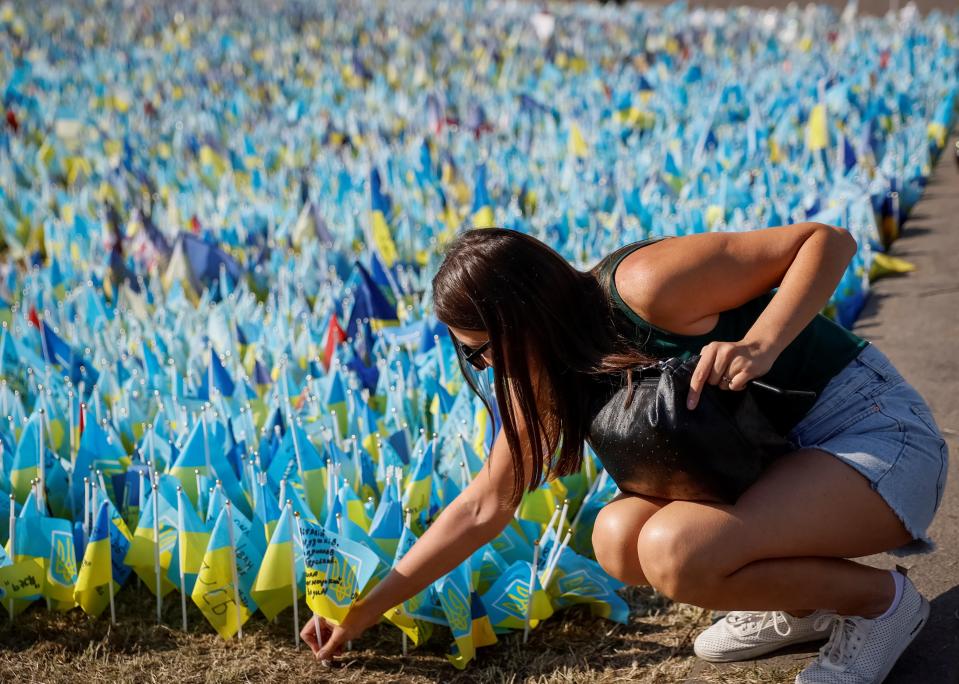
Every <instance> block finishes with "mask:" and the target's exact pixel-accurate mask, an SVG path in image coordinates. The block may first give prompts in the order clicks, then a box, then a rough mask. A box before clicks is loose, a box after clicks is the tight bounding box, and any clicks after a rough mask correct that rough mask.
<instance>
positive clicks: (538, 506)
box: [519, 478, 569, 526]
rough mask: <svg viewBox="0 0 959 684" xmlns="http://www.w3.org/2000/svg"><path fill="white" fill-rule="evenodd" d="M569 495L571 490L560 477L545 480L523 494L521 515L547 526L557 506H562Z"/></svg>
mask: <svg viewBox="0 0 959 684" xmlns="http://www.w3.org/2000/svg"><path fill="white" fill-rule="evenodd" d="M568 497H569V492H568V490H567V489H566V486H565V485H564V484H563V483H562V482H561V481H560V480H559V478H555V479H553V480H550V481H548V482H544V483H542V484H540V486H539V487H537V488H536V489H534V490H533V491H531V492H526V494H524V495H523V500H522V502H521V503H520V506H519V517H520V518H523V519H524V520H533V521H535V522H537V523H540V524H542V525H543V526H545V525H546V524H547V523H549V520H550V518H551V517H552V515H553V511H554V510H555V509H556V506H557V505H559V506H562V505H563V499H566V498H568Z"/></svg>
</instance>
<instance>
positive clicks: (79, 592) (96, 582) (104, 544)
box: [73, 501, 120, 617]
mask: <svg viewBox="0 0 959 684" xmlns="http://www.w3.org/2000/svg"><path fill="white" fill-rule="evenodd" d="M112 573H113V557H112V550H111V547H110V505H109V504H108V503H107V502H106V501H104V502H103V503H102V504H100V510H99V512H98V513H97V521H96V523H95V524H94V525H93V532H92V534H91V535H90V541H89V542H88V543H87V547H86V549H85V551H84V552H83V562H82V563H81V564H80V572H79V573H78V575H77V584H76V587H75V589H74V591H73V597H74V600H75V601H76V602H77V603H78V604H79V605H80V608H82V609H83V612H84V613H86V614H87V615H91V616H93V617H98V616H99V615H100V613H102V612H103V610H104V609H105V608H106V607H107V606H108V605H110V593H109V592H110V581H111V579H112V576H113V574H112ZM119 590H120V584H119V583H117V582H114V583H113V594H114V595H116V593H117V592H118V591H119Z"/></svg>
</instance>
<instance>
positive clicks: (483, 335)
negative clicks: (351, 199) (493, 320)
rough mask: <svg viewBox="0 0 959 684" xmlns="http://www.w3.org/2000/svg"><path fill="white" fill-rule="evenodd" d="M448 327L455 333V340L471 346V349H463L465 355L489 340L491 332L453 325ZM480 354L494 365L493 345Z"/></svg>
mask: <svg viewBox="0 0 959 684" xmlns="http://www.w3.org/2000/svg"><path fill="white" fill-rule="evenodd" d="M447 327H448V328H449V329H450V333H451V334H452V335H453V338H454V342H457V343H459V344H460V345H466V346H467V347H469V349H465V350H463V353H464V355H466V354H469V353H470V352H471V351H473V350H474V349H479V348H480V347H481V346H483V345H484V344H486V342H488V341H489V334H487V332H486V331H485V330H466V329H464V328H454V327H453V326H451V325H450V326H447ZM478 356H481V357H482V358H483V360H484V361H486V364H487V365H489V366H492V365H493V350H492V348H491V347H487V348H486V349H485V350H483V353H482V354H479V355H478Z"/></svg>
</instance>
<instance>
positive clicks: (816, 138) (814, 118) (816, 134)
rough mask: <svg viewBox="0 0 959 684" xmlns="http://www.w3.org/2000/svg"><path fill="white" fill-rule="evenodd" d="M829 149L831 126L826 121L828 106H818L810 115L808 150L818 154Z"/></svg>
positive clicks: (807, 131) (807, 127) (807, 129)
mask: <svg viewBox="0 0 959 684" xmlns="http://www.w3.org/2000/svg"><path fill="white" fill-rule="evenodd" d="M827 147H829V125H828V121H827V119H826V105H824V104H817V105H816V106H815V107H813V108H812V111H811V112H810V113H809V120H808V121H807V123H806V148H807V149H808V150H809V151H810V152H818V151H820V150H824V149H826V148H827Z"/></svg>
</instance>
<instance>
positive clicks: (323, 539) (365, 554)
mask: <svg viewBox="0 0 959 684" xmlns="http://www.w3.org/2000/svg"><path fill="white" fill-rule="evenodd" d="M300 531H301V533H302V535H303V554H304V557H305V558H306V603H307V605H308V606H309V607H310V609H311V610H312V611H313V612H314V613H316V614H318V615H320V616H322V617H324V618H326V619H327V620H329V621H330V622H332V623H334V624H340V623H341V622H342V621H343V619H344V618H345V617H346V615H347V613H349V611H350V608H351V607H352V605H353V602H354V601H355V600H356V599H357V598H358V597H359V596H360V594H362V593H363V591H364V590H365V589H366V587H367V585H368V584H369V582H370V579H371V578H372V577H373V575H374V574H375V573H376V569H377V565H378V564H379V562H380V561H379V558H378V557H377V555H376V554H375V553H374V552H373V551H371V550H370V549H368V548H366V547H365V546H363V545H362V544H357V543H356V542H354V541H351V540H350V539H347V538H346V537H345V536H343V535H339V534H333V533H331V532H330V531H329V530H327V529H325V528H323V527H321V526H319V525H314V524H313V523H311V522H309V521H302V522H301V527H300Z"/></svg>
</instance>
